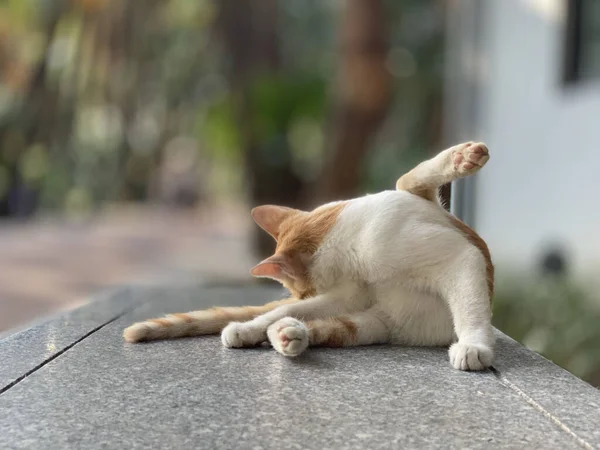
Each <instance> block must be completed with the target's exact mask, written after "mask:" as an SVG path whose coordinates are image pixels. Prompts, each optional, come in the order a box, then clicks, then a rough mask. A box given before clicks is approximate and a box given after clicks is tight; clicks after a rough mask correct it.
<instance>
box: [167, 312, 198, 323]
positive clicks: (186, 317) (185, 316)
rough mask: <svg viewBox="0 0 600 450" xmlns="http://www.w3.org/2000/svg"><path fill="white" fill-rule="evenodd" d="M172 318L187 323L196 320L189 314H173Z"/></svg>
mask: <svg viewBox="0 0 600 450" xmlns="http://www.w3.org/2000/svg"><path fill="white" fill-rule="evenodd" d="M172 316H174V317H176V318H177V319H179V320H181V321H183V322H185V323H190V322H193V321H194V318H193V317H191V316H190V315H189V314H187V313H175V314H172Z"/></svg>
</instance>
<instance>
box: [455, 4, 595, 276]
mask: <svg viewBox="0 0 600 450" xmlns="http://www.w3.org/2000/svg"><path fill="white" fill-rule="evenodd" d="M447 56H448V57H447V62H448V64H447V66H448V67H447V86H446V94H447V102H446V103H447V111H446V116H447V117H448V123H447V126H448V129H447V137H448V140H449V141H450V142H458V141H463V140H482V141H485V142H486V143H487V144H488V145H489V147H490V151H491V160H490V164H489V165H488V166H487V167H486V168H485V169H484V170H483V171H482V172H481V173H480V174H479V175H478V176H477V177H476V178H474V179H473V180H465V181H464V182H462V184H460V185H459V186H455V187H453V189H455V190H454V192H453V194H455V197H454V198H455V203H456V204H455V205H454V206H455V208H456V210H457V212H459V213H460V214H461V215H462V216H463V217H464V218H465V219H466V220H467V221H468V222H470V223H471V224H473V225H474V226H475V227H476V228H477V230H478V231H479V232H480V233H481V234H482V236H484V237H485V239H486V240H487V241H488V243H489V244H490V247H491V250H492V254H493V255H494V257H495V261H496V264H497V266H498V268H499V269H500V270H501V271H502V270H518V271H523V270H526V269H530V268H532V269H537V267H538V266H539V265H540V264H542V261H543V260H544V258H545V259H546V262H547V261H548V260H550V259H552V260H557V258H558V259H559V260H560V254H559V255H557V254H556V253H557V252H564V253H565V256H566V258H567V260H566V261H567V267H568V269H569V270H570V271H572V272H574V273H575V274H576V275H578V276H583V277H587V276H589V275H593V274H594V273H598V270H599V269H600V234H599V231H600V207H598V205H599V204H600V200H599V199H598V197H599V195H598V193H599V191H600V174H599V172H598V169H599V168H600V1H598V0H571V1H567V0H564V1H563V0H501V1H500V0H498V1H491V0H490V1H483V2H482V1H479V0H458V1H453V2H450V3H449V13H448V50H447ZM461 199H462V201H460V200H461ZM556 248H558V249H560V250H557V251H554V254H553V255H549V256H548V255H547V252H551V251H552V250H554V249H556ZM553 266H556V264H554V265H553Z"/></svg>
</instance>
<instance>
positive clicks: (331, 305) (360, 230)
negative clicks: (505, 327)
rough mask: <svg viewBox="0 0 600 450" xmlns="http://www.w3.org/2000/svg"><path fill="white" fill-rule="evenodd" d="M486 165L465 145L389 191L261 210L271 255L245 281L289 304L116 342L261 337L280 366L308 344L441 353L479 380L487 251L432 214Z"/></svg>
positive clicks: (142, 327) (228, 310) (208, 316)
mask: <svg viewBox="0 0 600 450" xmlns="http://www.w3.org/2000/svg"><path fill="white" fill-rule="evenodd" d="M488 159H489V154H488V150H487V148H486V147H485V145H484V144H481V143H472V142H468V143H464V144H460V145H457V146H454V147H451V148H449V149H447V150H444V151H443V152H441V153H440V154H438V155H437V156H436V157H435V158H433V159H431V160H428V161H425V162H423V163H421V164H419V165H418V166H417V167H416V168H414V169H413V170H411V171H410V172H409V173H407V174H406V175H404V176H403V177H401V178H400V179H399V180H398V182H397V183H396V188H397V189H396V190H395V191H385V192H381V193H378V194H373V195H366V196H364V197H360V198H356V199H353V200H348V201H340V202H334V203H329V204H326V205H323V206H320V207H319V208H317V209H315V210H314V211H311V212H306V211H299V210H296V209H291V208H286V207H282V206H270V205H268V206H259V207H257V208H255V209H253V210H252V217H253V218H254V220H255V221H256V223H257V224H258V225H259V226H260V227H262V228H263V229H264V230H265V231H266V232H267V233H269V234H270V235H271V236H273V238H275V240H276V241H277V248H276V251H275V254H274V255H273V256H271V257H269V258H267V259H265V260H264V261H262V262H261V263H260V264H258V265H257V266H256V267H254V268H253V269H252V272H251V273H252V275H254V276H256V277H267V278H272V279H274V280H277V281H279V282H280V283H281V284H283V285H284V286H285V287H286V288H288V289H289V291H290V292H291V294H292V297H291V298H289V299H286V300H282V301H278V302H273V303H268V304H266V305H264V306H246V307H241V308H235V307H222V308H213V309H209V310H204V311H194V312H190V313H181V314H171V315H168V316H167V317H164V318H161V319H152V320H148V321H146V322H141V323H136V324H134V325H132V326H130V327H129V328H127V329H126V330H125V332H124V337H125V340H126V341H128V342H138V341H146V340H153V339H166V338H175V337H183V336H196V335H205V334H215V333H218V332H221V338H222V341H223V344H224V345H225V346H226V347H250V346H255V345H257V344H259V343H262V342H264V341H266V340H267V339H268V340H269V341H270V343H271V345H272V346H273V347H274V348H275V350H276V351H278V352H279V353H281V354H283V355H285V356H296V355H299V354H300V353H302V352H304V351H305V350H306V349H307V348H308V347H309V346H328V347H343V346H354V345H369V344H384V343H391V344H404V345H422V346H446V345H451V346H450V350H449V354H450V362H451V364H452V366H454V367H455V368H456V369H461V370H483V369H485V368H486V367H489V366H490V365H491V363H492V358H493V345H494V335H493V329H492V325H491V295H492V291H493V281H494V269H493V265H492V262H491V258H490V253H489V251H488V248H487V246H486V244H485V242H484V241H483V240H482V239H481V238H480V237H479V236H478V235H477V234H476V233H475V232H474V231H473V230H472V229H470V228H469V227H467V226H466V225H465V224H463V223H462V222H461V221H459V220H458V219H456V218H455V217H454V216H452V215H450V214H449V213H447V212H446V211H445V210H444V209H443V208H442V206H441V205H440V203H439V200H438V188H439V187H440V186H442V185H444V184H446V183H448V182H450V181H452V180H455V179H458V178H461V177H465V176H467V175H471V174H474V173H475V172H477V171H478V170H479V169H480V168H481V167H482V166H483V165H484V164H485V163H486V162H487V160H488ZM453 342H454V343H453Z"/></svg>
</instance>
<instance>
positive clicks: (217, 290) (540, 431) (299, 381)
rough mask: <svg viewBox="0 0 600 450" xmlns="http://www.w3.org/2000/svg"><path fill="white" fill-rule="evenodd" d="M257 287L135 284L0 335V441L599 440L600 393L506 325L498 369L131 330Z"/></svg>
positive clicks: (398, 351)
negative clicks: (292, 354)
mask: <svg viewBox="0 0 600 450" xmlns="http://www.w3.org/2000/svg"><path fill="white" fill-rule="evenodd" d="M277 296H278V292H277V291H274V290H271V289H266V288H261V287H240V286H237V287H220V286H215V285H213V286H181V285H180V286H171V287H169V286H165V287H137V288H131V289H124V290H118V291H115V292H114V293H113V294H112V295H108V296H107V297H106V298H104V299H101V300H99V301H97V302H95V303H93V304H91V305H88V306H86V307H83V308H81V309H79V310H77V311H74V312H72V313H70V314H67V315H65V316H62V317H59V318H57V319H55V320H52V321H51V322H48V323H45V324H42V325H39V326H36V327H34V328H31V329H29V330H26V331H23V332H21V333H18V334H16V335H13V336H10V337H8V338H6V339H4V340H2V341H0V361H1V364H0V386H1V389H2V393H1V394H0V437H1V439H0V447H1V448H35V449H37V448H49V449H67V448H86V449H94V448H161V449H170V448H173V449H188V448H189V449H198V448H206V449H218V448H224V449H229V448H231V449H243V448H264V449H271V448H272V449H284V448H302V449H313V448H314V449H319V450H320V449H325V448H331V449H338V448H344V449H353V448H356V449H374V448H544V449H549V448H561V449H564V448H582V447H583V448H596V447H600V427H598V424H599V423H600V408H599V406H600V393H599V392H598V391H597V390H596V389H594V388H593V387H591V386H589V385H588V384H586V383H584V382H582V381H580V380H579V379H577V378H575V377H574V376H572V375H570V374H569V373H568V372H566V371H564V370H562V369H560V368H559V367H557V366H555V365H554V364H552V363H550V362H549V361H547V360H545V359H544V358H542V357H540V356H539V355H537V354H535V353H532V352H530V351H528V350H527V349H525V348H523V347H522V346H520V345H519V344H518V343H516V342H514V341H513V340H511V339H509V338H508V337H506V336H504V335H502V334H501V333H499V342H498V348H497V353H498V356H497V359H496V363H495V366H494V370H492V371H488V372H485V373H463V372H458V371H455V370H453V369H452V368H451V367H450V365H449V363H448V359H447V354H446V350H445V349H439V348H433V349H431V348H405V347H390V346H375V347H361V348H349V349H311V350H310V351H309V352H307V353H306V354H305V355H303V356H302V357H300V358H297V359H286V358H284V357H282V356H280V355H278V354H276V353H275V352H273V351H272V350H270V349H269V348H266V347H265V348H257V349H252V350H228V349H225V348H223V347H222V346H221V344H220V340H219V338H218V337H205V338H193V339H181V340H177V341H164V342H154V343H148V344H138V345H132V344H126V343H124V342H123V340H122V338H121V332H122V330H123V328H124V327H125V326H127V325H129V324H130V323H131V322H133V321H136V320H140V319H144V318H148V317H151V316H155V315H157V314H163V313H166V312H178V311H188V310H192V309H200V308H205V307H208V306H212V305H216V304H220V305H241V304H259V303H263V302H265V301H268V300H272V299H275V298H277Z"/></svg>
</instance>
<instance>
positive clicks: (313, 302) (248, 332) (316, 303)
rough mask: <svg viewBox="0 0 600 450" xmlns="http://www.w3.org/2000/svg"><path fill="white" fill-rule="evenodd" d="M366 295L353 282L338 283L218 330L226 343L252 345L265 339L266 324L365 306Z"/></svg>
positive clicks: (311, 317) (340, 312) (343, 311)
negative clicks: (329, 288) (337, 285)
mask: <svg viewBox="0 0 600 450" xmlns="http://www.w3.org/2000/svg"><path fill="white" fill-rule="evenodd" d="M367 302H368V299H367V298H366V297H365V296H361V295H359V290H358V289H357V288H356V287H355V286H353V285H346V286H341V287H338V288H337V289H334V290H332V291H330V292H328V293H325V294H321V295H317V296H316V297H312V298H308V299H306V300H302V301H299V302H296V303H292V304H288V305H282V306H280V307H278V308H276V309H274V310H273V311H270V312H268V313H266V314H263V315H261V316H258V317H256V318H255V319H252V320H250V321H248V322H232V323H230V324H229V325H227V326H226V327H225V328H224V329H223V332H222V333H221V341H222V342H223V345H224V346H225V347H229V348H232V347H233V348H240V347H253V346H255V345H257V344H260V343H262V342H264V341H266V340H267V329H268V328H269V326H270V325H271V324H273V323H275V322H277V321H278V320H280V319H283V318H284V317H294V318H301V319H317V318H321V317H331V316H336V315H340V314H347V313H351V312H354V311H359V310H362V309H365V308H366V307H367Z"/></svg>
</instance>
